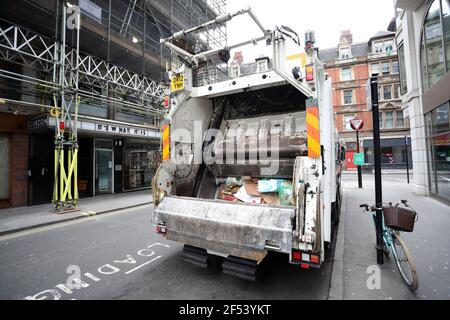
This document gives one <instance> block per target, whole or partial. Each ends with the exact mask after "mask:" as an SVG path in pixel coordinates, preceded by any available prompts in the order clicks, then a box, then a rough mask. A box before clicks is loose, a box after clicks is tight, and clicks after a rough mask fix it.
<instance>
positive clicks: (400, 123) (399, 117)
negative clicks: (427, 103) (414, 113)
mask: <svg viewBox="0 0 450 320" xmlns="http://www.w3.org/2000/svg"><path fill="white" fill-rule="evenodd" d="M395 121H396V127H397V128H403V127H405V118H404V117H403V111H396V112H395Z"/></svg>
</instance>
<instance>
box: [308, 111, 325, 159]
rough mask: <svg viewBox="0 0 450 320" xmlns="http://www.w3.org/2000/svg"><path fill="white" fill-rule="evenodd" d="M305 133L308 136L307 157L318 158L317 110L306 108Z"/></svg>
mask: <svg viewBox="0 0 450 320" xmlns="http://www.w3.org/2000/svg"><path fill="white" fill-rule="evenodd" d="M306 132H307V134H308V157H310V158H320V153H321V152H320V128H319V108H318V107H309V108H306Z"/></svg>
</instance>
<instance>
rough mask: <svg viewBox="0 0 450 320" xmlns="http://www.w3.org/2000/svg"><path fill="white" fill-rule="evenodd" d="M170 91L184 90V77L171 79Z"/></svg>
mask: <svg viewBox="0 0 450 320" xmlns="http://www.w3.org/2000/svg"><path fill="white" fill-rule="evenodd" d="M171 89H172V92H177V91H181V90H184V77H183V76H175V77H173V78H172V86H171Z"/></svg>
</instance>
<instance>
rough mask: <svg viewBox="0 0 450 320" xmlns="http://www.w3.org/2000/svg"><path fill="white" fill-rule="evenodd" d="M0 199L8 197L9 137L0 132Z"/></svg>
mask: <svg viewBox="0 0 450 320" xmlns="http://www.w3.org/2000/svg"><path fill="white" fill-rule="evenodd" d="M0 177H2V182H1V183H0V200H6V199H9V138H8V136H7V135H2V134H0Z"/></svg>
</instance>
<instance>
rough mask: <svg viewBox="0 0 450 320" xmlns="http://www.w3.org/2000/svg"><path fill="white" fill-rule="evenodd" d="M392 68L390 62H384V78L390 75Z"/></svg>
mask: <svg viewBox="0 0 450 320" xmlns="http://www.w3.org/2000/svg"><path fill="white" fill-rule="evenodd" d="M390 71H391V70H390V66H389V62H383V63H381V73H382V74H383V76H385V75H388V74H390V73H391V72H390Z"/></svg>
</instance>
